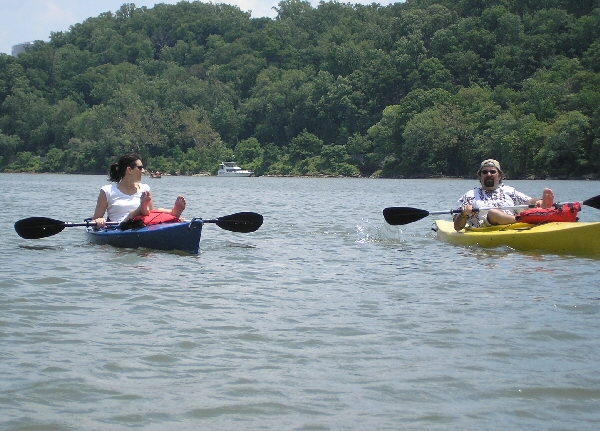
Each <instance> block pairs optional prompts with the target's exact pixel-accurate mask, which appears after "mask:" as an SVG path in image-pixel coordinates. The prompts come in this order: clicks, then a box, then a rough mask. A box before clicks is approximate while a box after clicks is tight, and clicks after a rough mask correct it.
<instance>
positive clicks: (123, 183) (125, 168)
mask: <svg viewBox="0 0 600 431" xmlns="http://www.w3.org/2000/svg"><path fill="white" fill-rule="evenodd" d="M143 172H144V165H143V163H142V160H141V158H140V156H139V155H138V154H135V153H131V154H126V155H124V156H122V157H121V158H120V159H119V161H118V162H116V163H113V164H112V165H110V173H109V180H110V181H111V182H112V184H108V185H105V186H103V187H102V188H101V189H100V195H98V202H97V203H96V210H95V211H94V217H93V220H92V221H93V222H95V223H97V225H96V226H97V227H98V228H103V227H105V226H106V222H107V221H115V222H119V223H121V222H123V221H125V220H130V219H133V218H134V217H136V216H147V215H148V214H150V211H158V212H162V213H167V214H171V215H172V216H174V217H176V218H179V216H181V213H182V212H183V210H184V209H185V198H184V197H183V196H178V197H177V199H176V200H175V204H174V205H173V209H170V210H167V209H164V208H159V209H158V210H154V201H153V200H152V193H151V192H150V187H149V186H148V185H147V184H143V183H141V181H142V173H143ZM105 214H107V218H106V219H105V218H104V215H105Z"/></svg>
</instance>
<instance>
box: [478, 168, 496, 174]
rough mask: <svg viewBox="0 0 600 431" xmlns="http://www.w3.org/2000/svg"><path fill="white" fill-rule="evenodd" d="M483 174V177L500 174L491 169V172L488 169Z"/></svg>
mask: <svg viewBox="0 0 600 431" xmlns="http://www.w3.org/2000/svg"><path fill="white" fill-rule="evenodd" d="M481 173H482V174H483V175H487V174H492V175H496V173H498V171H497V170H495V169H490V170H489V171H488V170H487V169H485V170H483V171H481Z"/></svg>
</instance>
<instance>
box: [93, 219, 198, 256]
mask: <svg viewBox="0 0 600 431" xmlns="http://www.w3.org/2000/svg"><path fill="white" fill-rule="evenodd" d="M203 225H204V221H203V220H202V219H199V218H194V219H192V220H191V221H184V222H178V223H161V224H155V225H151V226H145V227H141V228H135V229H127V230H121V229H119V228H118V227H115V226H109V227H106V228H105V229H99V230H95V229H93V228H92V227H88V228H87V237H88V239H89V241H90V242H91V243H92V244H102V245H112V246H113V247H123V248H152V249H154V250H179V251H185V252H188V253H192V254H198V250H199V249H200V235H201V234H202V226H203Z"/></svg>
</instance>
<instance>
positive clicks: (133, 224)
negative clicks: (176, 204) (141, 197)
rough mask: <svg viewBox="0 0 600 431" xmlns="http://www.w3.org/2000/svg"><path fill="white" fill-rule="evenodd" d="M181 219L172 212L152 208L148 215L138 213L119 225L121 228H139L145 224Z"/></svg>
mask: <svg viewBox="0 0 600 431" xmlns="http://www.w3.org/2000/svg"><path fill="white" fill-rule="evenodd" d="M180 221H181V220H180V219H179V218H178V217H175V216H174V215H172V214H169V213H164V212H162V211H156V210H152V211H150V214H148V215H146V216H145V215H138V216H135V217H134V218H133V219H131V220H125V221H124V222H122V223H121V224H120V225H119V227H120V229H121V230H127V229H137V228H140V227H144V226H151V225H153V224H160V223H177V222H180Z"/></svg>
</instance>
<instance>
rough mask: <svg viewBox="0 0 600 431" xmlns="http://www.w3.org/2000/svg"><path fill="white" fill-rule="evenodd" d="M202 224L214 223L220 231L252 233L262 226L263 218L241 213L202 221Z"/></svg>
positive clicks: (255, 214) (254, 214)
mask: <svg viewBox="0 0 600 431" xmlns="http://www.w3.org/2000/svg"><path fill="white" fill-rule="evenodd" d="M203 221H204V223H216V224H217V226H219V227H220V228H221V229H225V230H230V231H231V232H241V233H248V232H254V231H255V230H257V229H258V228H259V227H261V226H262V224H263V216H261V215H260V214H257V213H251V212H241V213H235V214H230V215H226V216H223V217H219V218H218V219H213V220H203Z"/></svg>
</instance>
